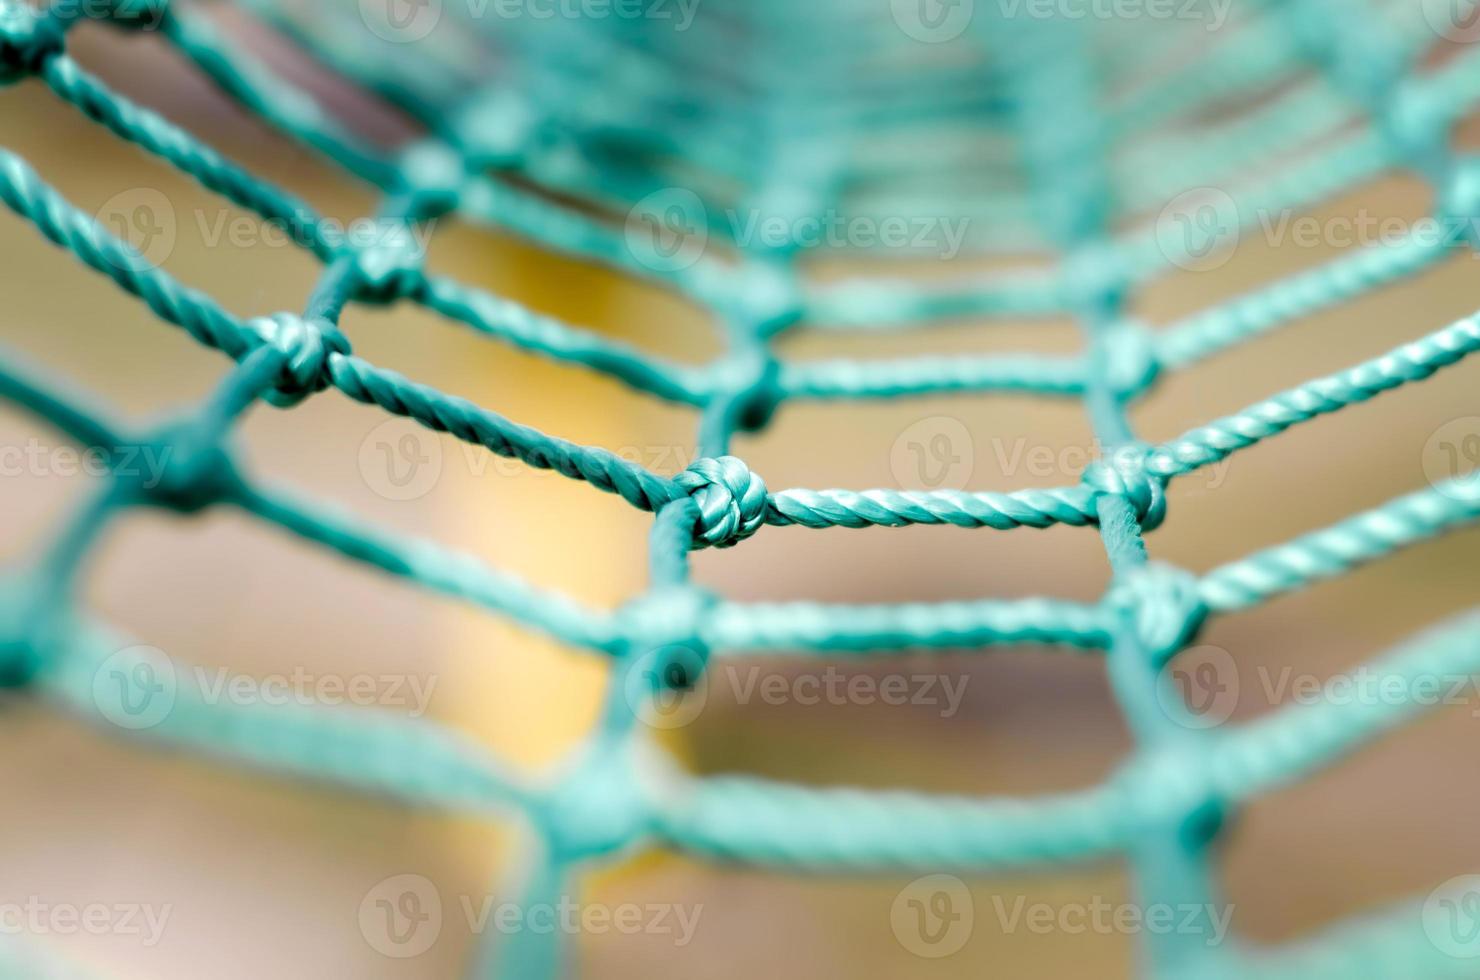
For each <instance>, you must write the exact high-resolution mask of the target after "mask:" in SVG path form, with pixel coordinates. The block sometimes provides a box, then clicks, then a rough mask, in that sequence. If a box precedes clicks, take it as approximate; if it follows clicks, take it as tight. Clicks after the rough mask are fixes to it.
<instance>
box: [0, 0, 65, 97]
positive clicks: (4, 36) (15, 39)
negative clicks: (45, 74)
mask: <svg viewBox="0 0 1480 980" xmlns="http://www.w3.org/2000/svg"><path fill="white" fill-rule="evenodd" d="M65 40H66V28H65V26H64V25H63V24H62V21H61V20H60V19H59V18H57V17H55V16H53V15H52V14H50V13H48V12H46V11H37V10H34V9H32V8H31V7H29V6H27V5H26V4H25V3H23V2H22V0H0V85H4V84H9V83H10V82H15V81H19V80H20V79H22V78H25V77H26V76H27V75H34V74H35V73H36V72H38V71H40V70H41V66H42V65H44V64H45V63H46V60H47V59H48V58H50V57H51V56H53V55H55V54H58V53H60V52H61V50H62V48H63V46H64V44H65Z"/></svg>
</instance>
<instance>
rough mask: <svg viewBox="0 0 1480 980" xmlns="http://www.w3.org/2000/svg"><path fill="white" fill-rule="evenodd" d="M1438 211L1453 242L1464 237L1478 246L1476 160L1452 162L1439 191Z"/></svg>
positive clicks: (1479, 177) (1479, 161) (1479, 178)
mask: <svg viewBox="0 0 1480 980" xmlns="http://www.w3.org/2000/svg"><path fill="white" fill-rule="evenodd" d="M1439 208H1440V211H1441V213H1442V215H1443V217H1444V218H1445V220H1446V221H1448V223H1449V224H1448V228H1447V229H1446V230H1447V231H1450V232H1452V233H1453V234H1454V235H1455V236H1456V238H1461V237H1467V238H1469V240H1470V241H1472V242H1480V238H1477V236H1476V228H1477V225H1476V223H1477V222H1480V158H1477V157H1473V156H1462V157H1458V158H1456V159H1455V161H1454V164H1453V165H1452V166H1451V168H1450V170H1449V176H1448V179H1447V180H1445V182H1444V186H1443V187H1442V188H1440V191H1439Z"/></svg>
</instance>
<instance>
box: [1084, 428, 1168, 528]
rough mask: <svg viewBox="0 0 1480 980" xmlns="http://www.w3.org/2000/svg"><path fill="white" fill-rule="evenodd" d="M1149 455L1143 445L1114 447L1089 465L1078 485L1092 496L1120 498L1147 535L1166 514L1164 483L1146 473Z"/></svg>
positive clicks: (1145, 445)
mask: <svg viewBox="0 0 1480 980" xmlns="http://www.w3.org/2000/svg"><path fill="white" fill-rule="evenodd" d="M1150 452H1151V446H1150V445H1149V444H1147V443H1144V442H1132V443H1127V444H1125V445H1123V446H1118V447H1116V448H1115V449H1113V450H1111V452H1110V453H1109V455H1107V456H1105V457H1104V458H1102V459H1097V460H1095V461H1094V462H1093V463H1091V464H1090V465H1089V468H1088V469H1086V470H1085V471H1084V478H1083V481H1082V482H1083V483H1084V485H1085V486H1087V487H1089V488H1090V489H1092V490H1094V491H1095V494H1096V496H1099V495H1101V494H1108V495H1110V496H1115V497H1122V498H1124V499H1125V500H1126V501H1127V502H1129V503H1130V505H1131V506H1132V507H1133V508H1135V511H1136V520H1137V521H1139V522H1140V524H1141V527H1142V529H1144V530H1147V531H1151V530H1155V529H1156V528H1158V527H1160V526H1161V522H1162V521H1163V520H1164V519H1165V518H1166V511H1167V501H1166V485H1165V483H1164V481H1163V480H1162V479H1161V478H1159V477H1156V476H1153V475H1151V474H1150V473H1147V472H1146V457H1147V455H1148V454H1149V453H1150Z"/></svg>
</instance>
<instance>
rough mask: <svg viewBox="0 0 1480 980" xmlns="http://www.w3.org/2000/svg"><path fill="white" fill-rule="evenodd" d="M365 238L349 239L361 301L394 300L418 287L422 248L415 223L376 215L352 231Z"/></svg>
mask: <svg viewBox="0 0 1480 980" xmlns="http://www.w3.org/2000/svg"><path fill="white" fill-rule="evenodd" d="M365 228H368V229H369V231H368V236H369V238H370V240H369V241H362V242H351V243H350V247H351V248H352V249H354V252H353V255H354V268H355V276H356V279H357V286H358V289H357V290H356V293H355V295H356V298H358V299H359V300H360V301H362V302H365V303H394V302H395V301H396V300H399V299H402V298H403V297H406V296H409V295H411V294H412V293H414V292H415V291H416V290H417V289H419V288H420V287H421V284H422V269H423V267H424V265H425V263H426V247H425V243H424V241H423V239H422V238H421V237H420V236H419V235H418V233H417V226H416V224H415V222H413V221H410V220H402V219H399V218H378V219H375V220H374V221H371V222H367V223H364V224H363V226H362V228H361V229H358V230H357V231H356V232H355V234H357V235H358V236H359V237H361V238H363V237H365V236H366V232H365V230H364V229H365Z"/></svg>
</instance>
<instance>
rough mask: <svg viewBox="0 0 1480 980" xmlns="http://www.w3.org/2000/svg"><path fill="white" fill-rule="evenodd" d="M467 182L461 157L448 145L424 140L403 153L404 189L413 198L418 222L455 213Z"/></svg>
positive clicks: (466, 174)
mask: <svg viewBox="0 0 1480 980" xmlns="http://www.w3.org/2000/svg"><path fill="white" fill-rule="evenodd" d="M467 179H468V171H467V167H466V165H465V164H464V162H463V158H462V156H461V155H460V154H459V153H458V152H457V151H456V150H454V149H453V148H452V147H450V146H448V145H447V144H446V143H442V142H438V141H435V140H422V141H420V142H417V143H414V144H412V146H411V147H410V148H408V149H407V150H406V151H405V152H403V153H402V154H401V161H400V182H401V189H402V192H403V193H405V194H409V195H411V196H412V198H413V199H414V200H413V206H412V208H411V210H412V211H413V212H414V213H415V215H416V217H417V218H418V219H426V218H430V217H435V216H437V215H442V214H446V213H447V212H448V211H452V210H454V209H455V208H456V207H457V205H458V200H459V198H461V196H462V190H463V185H464V184H465V183H466V182H467Z"/></svg>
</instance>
